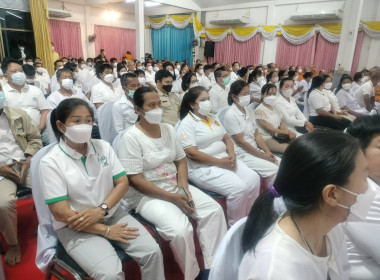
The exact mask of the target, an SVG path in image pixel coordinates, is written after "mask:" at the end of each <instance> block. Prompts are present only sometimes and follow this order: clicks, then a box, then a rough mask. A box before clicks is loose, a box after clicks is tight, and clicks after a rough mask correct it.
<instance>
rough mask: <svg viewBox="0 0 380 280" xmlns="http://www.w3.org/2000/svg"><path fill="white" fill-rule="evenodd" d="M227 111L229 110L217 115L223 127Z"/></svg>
mask: <svg viewBox="0 0 380 280" xmlns="http://www.w3.org/2000/svg"><path fill="white" fill-rule="evenodd" d="M227 110H228V108H226V109H223V110H221V111H220V112H219V113H217V114H216V116H217V117H218V119H219V120H220V122H221V123H222V125H223V122H224V116H225V115H226V112H227Z"/></svg>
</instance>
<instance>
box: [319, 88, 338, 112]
mask: <svg viewBox="0 0 380 280" xmlns="http://www.w3.org/2000/svg"><path fill="white" fill-rule="evenodd" d="M323 93H324V94H326V95H327V97H328V99H329V100H330V103H331V105H332V107H334V109H335V111H340V110H341V109H340V106H339V100H338V97H337V96H336V95H335V94H334V93H333V92H332V91H331V90H329V89H323Z"/></svg>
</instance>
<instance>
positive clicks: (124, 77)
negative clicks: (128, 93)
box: [120, 73, 137, 87]
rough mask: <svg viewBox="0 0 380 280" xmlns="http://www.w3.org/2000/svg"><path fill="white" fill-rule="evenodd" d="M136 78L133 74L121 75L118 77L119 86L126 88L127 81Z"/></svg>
mask: <svg viewBox="0 0 380 280" xmlns="http://www.w3.org/2000/svg"><path fill="white" fill-rule="evenodd" d="M132 78H137V75H136V74H135V73H125V74H123V75H121V77H120V84H121V86H124V87H126V86H127V81H128V79H132Z"/></svg>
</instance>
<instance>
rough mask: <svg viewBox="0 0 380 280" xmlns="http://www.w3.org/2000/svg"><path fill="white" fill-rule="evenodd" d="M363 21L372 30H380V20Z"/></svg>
mask: <svg viewBox="0 0 380 280" xmlns="http://www.w3.org/2000/svg"><path fill="white" fill-rule="evenodd" d="M363 23H364V24H365V25H367V27H368V28H369V29H371V30H372V31H380V21H364V22H363Z"/></svg>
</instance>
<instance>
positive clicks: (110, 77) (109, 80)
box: [104, 74, 114, 83]
mask: <svg viewBox="0 0 380 280" xmlns="http://www.w3.org/2000/svg"><path fill="white" fill-rule="evenodd" d="M113 79H114V76H113V75H112V74H107V75H105V76H104V81H105V82H107V83H112V82H113Z"/></svg>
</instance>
